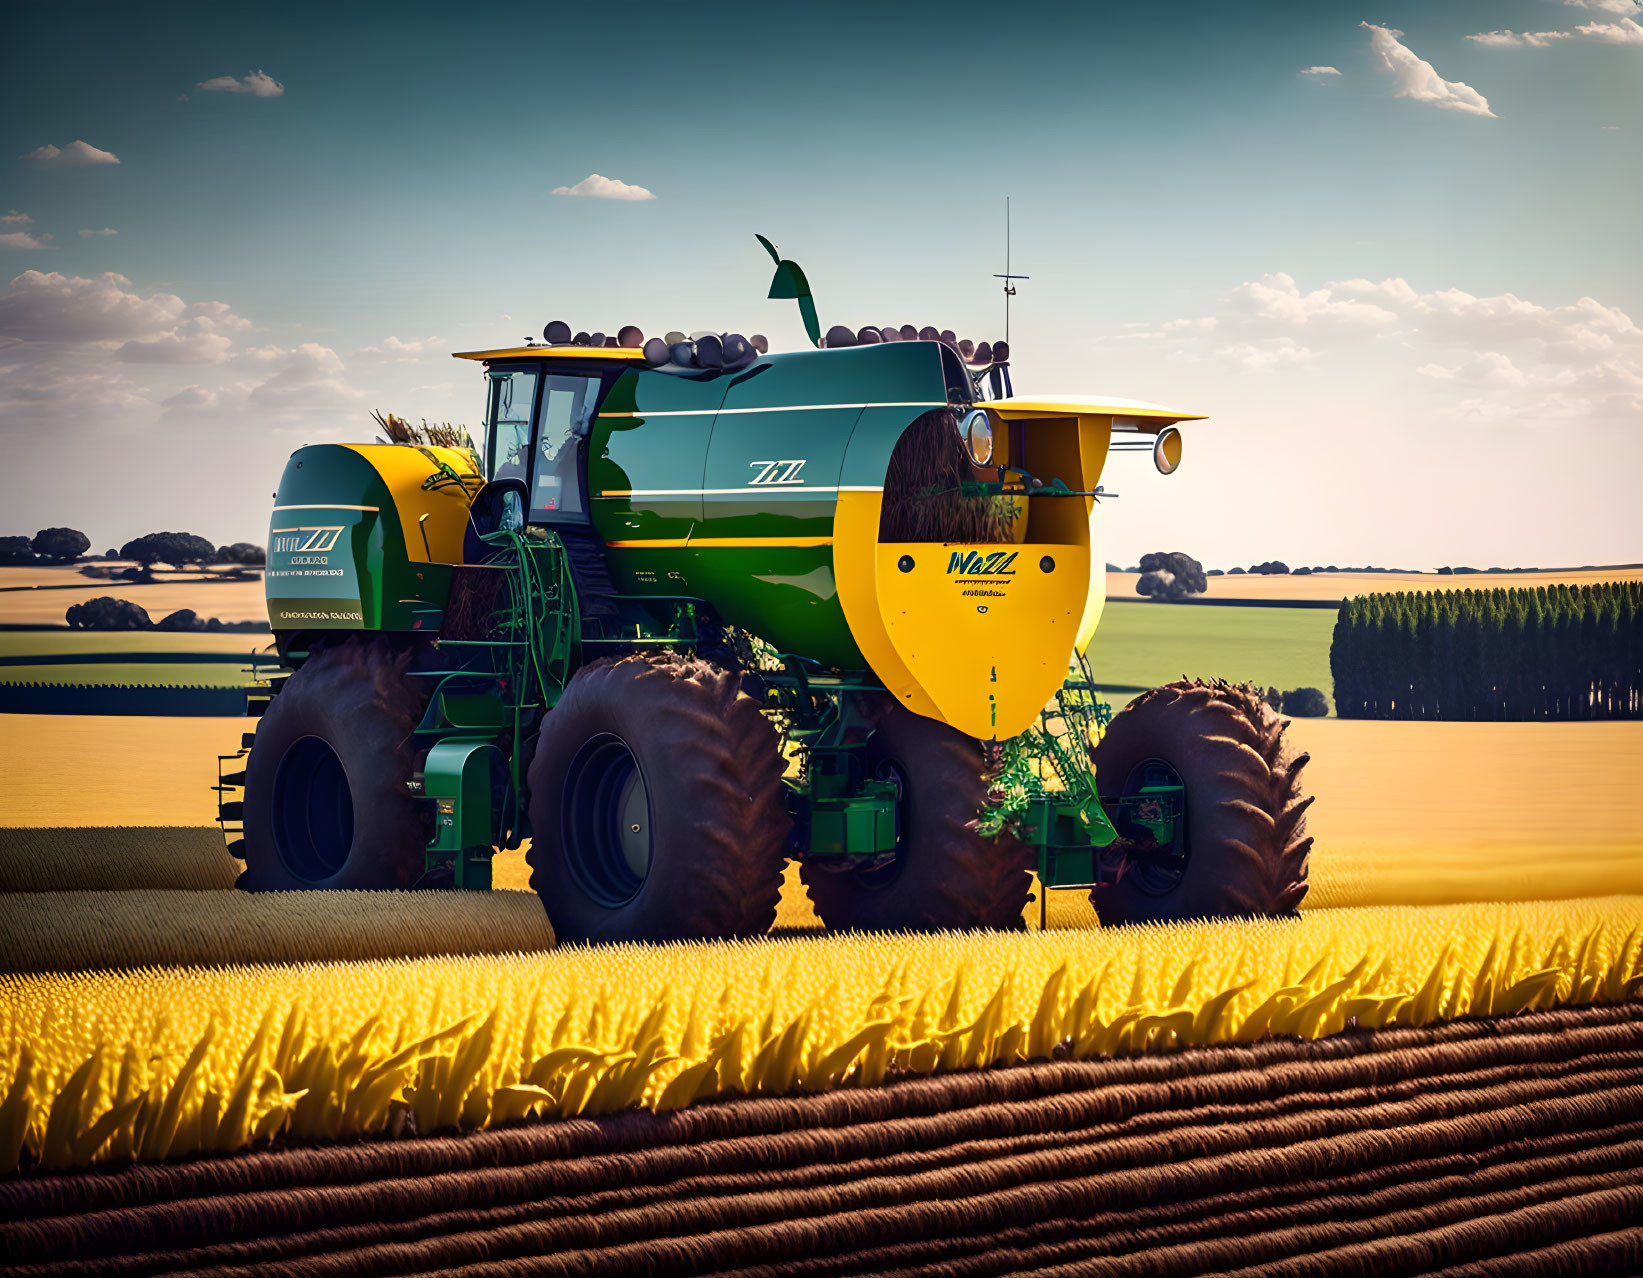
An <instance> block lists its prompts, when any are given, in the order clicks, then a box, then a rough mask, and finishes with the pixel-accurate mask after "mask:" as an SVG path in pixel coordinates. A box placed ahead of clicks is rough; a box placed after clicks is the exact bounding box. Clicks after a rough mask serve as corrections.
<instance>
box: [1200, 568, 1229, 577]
mask: <svg viewBox="0 0 1643 1278" xmlns="http://www.w3.org/2000/svg"><path fill="white" fill-rule="evenodd" d="M1226 575H1227V574H1226V570H1225V569H1222V568H1206V569H1204V576H1206V577H1225V576H1226Z"/></svg>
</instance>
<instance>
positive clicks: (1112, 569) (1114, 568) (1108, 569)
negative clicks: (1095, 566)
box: [1107, 564, 1124, 572]
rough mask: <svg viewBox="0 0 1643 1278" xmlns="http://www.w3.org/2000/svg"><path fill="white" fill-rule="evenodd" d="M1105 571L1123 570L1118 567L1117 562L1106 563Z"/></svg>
mask: <svg viewBox="0 0 1643 1278" xmlns="http://www.w3.org/2000/svg"><path fill="white" fill-rule="evenodd" d="M1107 571H1108V572H1123V571H1124V570H1123V569H1122V568H1120V567H1119V566H1118V565H1117V564H1108V565H1107Z"/></svg>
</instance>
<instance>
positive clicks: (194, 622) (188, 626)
mask: <svg viewBox="0 0 1643 1278" xmlns="http://www.w3.org/2000/svg"><path fill="white" fill-rule="evenodd" d="M154 628H155V629H156V630H204V629H205V622H203V621H201V620H200V616H199V614H198V613H197V612H195V611H194V610H193V609H192V608H179V609H177V611H176V612H172V613H167V614H166V615H165V616H163V617H161V618H160V619H159V620H158V621H156V622H155V623H154Z"/></svg>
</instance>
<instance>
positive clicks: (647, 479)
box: [588, 371, 730, 594]
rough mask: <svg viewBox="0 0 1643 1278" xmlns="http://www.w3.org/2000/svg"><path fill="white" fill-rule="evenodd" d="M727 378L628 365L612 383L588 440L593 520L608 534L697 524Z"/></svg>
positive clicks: (642, 534)
mask: <svg viewBox="0 0 1643 1278" xmlns="http://www.w3.org/2000/svg"><path fill="white" fill-rule="evenodd" d="M729 385H730V378H729V377H728V376H715V377H708V378H692V377H670V376H668V375H667V374H660V373H649V372H633V371H630V372H627V373H624V374H623V375H622V376H621V377H620V378H619V379H618V380H617V382H616V384H615V385H614V386H612V387H611V389H610V393H609V394H608V395H606V396H605V401H604V403H603V405H602V406H601V409H600V415H599V417H598V418H597V419H596V420H595V421H594V424H593V429H592V431H591V433H590V436H589V439H588V496H589V498H590V505H591V506H592V514H593V526H594V528H595V530H596V531H597V532H598V533H599V535H600V536H602V537H603V538H604V539H605V540H606V541H625V540H631V539H647V540H648V539H676V538H684V537H689V536H690V535H691V534H692V533H693V532H694V531H695V530H696V526H697V524H698V523H700V522H701V518H702V494H701V489H702V470H703V467H704V464H705V462H706V458H707V447H708V439H709V437H710V436H711V435H712V433H713V415H714V413H716V412H717V411H718V408H719V404H720V403H721V402H722V401H723V400H724V396H725V391H726V390H727V389H728V388H729ZM651 413H656V414H666V415H665V416H663V415H659V416H655V417H651V416H647V414H651ZM606 493H610V494H612V495H611V496H603V495H602V494H606ZM618 494H619V495H618ZM629 494H631V495H629ZM658 593H662V594H669V593H677V592H671V591H660V592H658Z"/></svg>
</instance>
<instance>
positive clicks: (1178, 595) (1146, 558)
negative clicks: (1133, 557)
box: [1135, 550, 1209, 603]
mask: <svg viewBox="0 0 1643 1278" xmlns="http://www.w3.org/2000/svg"><path fill="white" fill-rule="evenodd" d="M1208 589H1209V579H1208V578H1207V577H1206V576H1205V574H1204V565H1203V564H1201V563H1199V562H1198V561H1197V560H1196V559H1194V558H1193V557H1192V556H1191V555H1189V554H1186V553H1185V552H1183V551H1179V550H1174V551H1164V550H1161V551H1155V552H1154V553H1152V554H1150V555H1142V556H1141V575H1140V577H1138V578H1137V579H1136V582H1135V593H1136V594H1138V595H1146V596H1148V597H1149V598H1152V599H1157V600H1160V601H1163V602H1170V603H1174V602H1177V601H1179V600H1182V599H1185V598H1187V597H1188V596H1189V595H1201V594H1203V593H1204V591H1206V590H1208Z"/></svg>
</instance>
